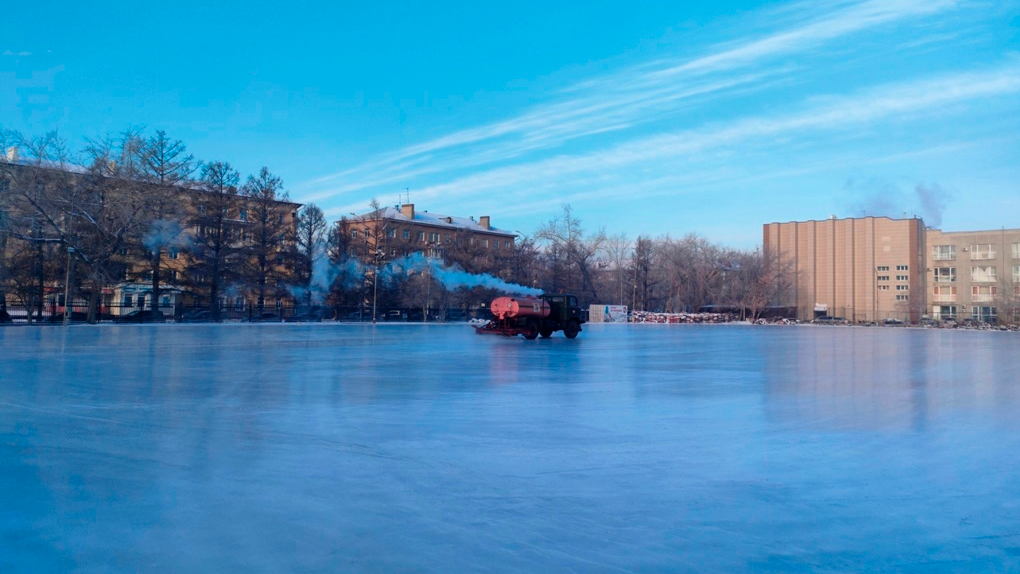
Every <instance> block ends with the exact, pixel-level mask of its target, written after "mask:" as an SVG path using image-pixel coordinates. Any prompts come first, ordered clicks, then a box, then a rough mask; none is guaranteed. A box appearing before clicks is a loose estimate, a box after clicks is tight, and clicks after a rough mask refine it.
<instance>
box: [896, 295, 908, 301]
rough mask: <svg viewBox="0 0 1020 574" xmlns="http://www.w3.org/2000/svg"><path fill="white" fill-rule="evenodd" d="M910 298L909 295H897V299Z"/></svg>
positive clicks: (905, 299)
mask: <svg viewBox="0 0 1020 574" xmlns="http://www.w3.org/2000/svg"><path fill="white" fill-rule="evenodd" d="M909 298H910V297H909V295H897V296H896V300H897V301H907V300H908V299H909Z"/></svg>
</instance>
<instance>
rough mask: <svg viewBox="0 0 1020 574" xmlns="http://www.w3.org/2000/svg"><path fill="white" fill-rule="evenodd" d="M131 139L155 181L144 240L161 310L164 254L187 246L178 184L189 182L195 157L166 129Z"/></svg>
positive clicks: (154, 300)
mask: <svg viewBox="0 0 1020 574" xmlns="http://www.w3.org/2000/svg"><path fill="white" fill-rule="evenodd" d="M129 141H130V143H131V145H132V146H133V147H136V148H137V153H138V154H139V155H140V158H141V167H142V170H143V173H144V176H145V178H146V179H147V180H148V181H149V182H151V183H153V184H155V185H153V186H149V187H148V188H147V190H146V191H147V194H146V196H147V204H148V205H147V210H148V212H149V220H150V222H149V229H148V231H147V233H145V235H144V236H143V238H142V243H143V245H144V246H145V248H146V249H147V250H148V255H149V267H150V269H151V271H152V308H153V309H158V308H159V300H160V288H161V279H162V277H161V273H160V270H161V266H162V261H163V253H164V252H165V251H166V250H168V249H179V248H181V247H183V245H184V238H183V233H184V225H183V222H184V219H185V217H186V212H185V210H184V206H183V205H182V202H181V200H180V194H179V190H178V189H177V187H178V186H181V185H183V184H185V183H187V182H188V180H189V179H190V178H191V175H192V174H193V173H194V172H195V167H196V166H195V158H194V156H192V155H191V154H189V153H187V148H186V147H185V145H184V143H183V142H181V141H180V140H171V139H170V138H169V137H168V136H167V134H166V132H164V131H163V130H159V131H157V132H156V133H155V134H154V135H153V136H152V137H150V138H149V139H148V140H146V141H145V142H144V144H142V142H141V141H140V140H139V139H137V138H131V139H130V140H129ZM126 149H127V150H128V151H129V152H131V151H133V150H132V149H130V148H126Z"/></svg>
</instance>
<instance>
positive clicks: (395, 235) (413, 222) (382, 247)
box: [336, 203, 517, 275]
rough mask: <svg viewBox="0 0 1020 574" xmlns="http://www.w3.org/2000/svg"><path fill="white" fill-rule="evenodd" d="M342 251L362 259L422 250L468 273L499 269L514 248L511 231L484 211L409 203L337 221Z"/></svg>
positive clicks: (510, 256) (388, 256)
mask: <svg viewBox="0 0 1020 574" xmlns="http://www.w3.org/2000/svg"><path fill="white" fill-rule="evenodd" d="M336 225H337V227H338V233H339V234H340V235H341V236H342V237H343V238H344V241H345V243H346V246H347V252H348V254H349V255H351V256H356V257H360V258H362V259H371V258H373V257H379V258H382V259H394V258H397V257H401V256H405V255H411V254H414V253H421V254H423V255H426V256H428V257H434V258H440V259H443V260H444V261H446V262H448V263H456V264H458V265H460V266H461V267H463V268H465V269H466V270H468V271H470V272H473V273H482V272H484V273H490V274H493V275H499V274H500V273H501V272H502V271H504V270H505V268H506V267H507V265H508V262H509V261H510V260H511V259H512V257H513V253H514V241H515V239H516V237H517V236H516V234H514V233H511V232H509V231H506V230H503V229H498V228H496V227H493V226H492V224H491V220H490V218H489V216H487V215H483V216H481V217H479V218H478V219H477V220H475V218H474V217H456V216H450V215H442V214H438V213H429V212H428V211H416V210H415V207H414V204H412V203H405V204H403V205H401V206H399V208H398V207H396V206H394V207H381V208H379V209H376V210H373V211H370V212H368V213H365V214H361V215H355V216H353V217H351V218H344V219H342V220H340V221H338V222H337V223H336Z"/></svg>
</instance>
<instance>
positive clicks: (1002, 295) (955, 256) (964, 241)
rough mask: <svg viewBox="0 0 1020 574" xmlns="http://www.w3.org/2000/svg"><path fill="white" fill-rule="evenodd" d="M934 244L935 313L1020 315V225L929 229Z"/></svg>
mask: <svg viewBox="0 0 1020 574" xmlns="http://www.w3.org/2000/svg"><path fill="white" fill-rule="evenodd" d="M928 245H929V246H930V247H929V250H928V253H927V267H928V270H929V271H928V275H929V282H930V285H931V287H930V289H929V296H928V300H929V305H928V312H929V313H930V314H931V316H932V318H934V319H949V318H956V319H966V318H971V319H976V320H978V321H993V320H996V321H1007V322H1016V321H1017V320H1018V319H1020V317H1017V315H1018V314H1020V310H1018V309H1017V308H1018V307H1020V303H1018V302H1020V229H1001V230H997V231H954V232H945V231H940V230H938V229H929V230H928Z"/></svg>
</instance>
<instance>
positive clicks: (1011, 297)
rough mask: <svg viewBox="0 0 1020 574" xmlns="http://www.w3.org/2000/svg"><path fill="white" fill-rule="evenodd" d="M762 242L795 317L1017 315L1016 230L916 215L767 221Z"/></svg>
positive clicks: (1019, 244) (1019, 237)
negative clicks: (947, 224)
mask: <svg viewBox="0 0 1020 574" xmlns="http://www.w3.org/2000/svg"><path fill="white" fill-rule="evenodd" d="M763 246H764V249H765V253H766V254H767V256H768V257H769V261H770V264H772V265H776V266H777V267H778V269H779V271H780V273H779V276H780V277H781V278H782V288H781V289H780V296H779V300H778V301H776V302H775V303H776V304H778V305H781V306H787V307H794V308H796V310H797V318H798V319H802V320H810V319H813V318H816V317H819V316H823V315H831V316H839V317H844V318H846V319H847V320H849V321H853V322H872V321H883V320H886V319H899V320H903V321H910V322H917V321H919V320H920V319H921V318H922V317H926V316H927V317H931V318H933V319H940V320H945V319H950V318H951V319H957V320H960V319H968V318H970V319H975V320H979V321H986V322H988V321H996V320H1003V319H1005V320H1008V321H1010V322H1015V321H1017V319H1018V318H1017V315H1018V314H1020V309H1018V307H1020V304H1018V300H1020V230H1018V229H1010V230H1006V229H1003V230H999V231H962V232H944V231H941V230H938V229H928V228H926V227H925V225H924V222H923V221H922V220H921V219H918V218H912V219H891V218H888V217H861V218H851V219H837V218H835V217H831V218H829V219H826V220H819V221H795V222H789V223H767V224H765V225H764V230H763Z"/></svg>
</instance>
